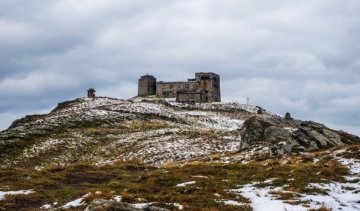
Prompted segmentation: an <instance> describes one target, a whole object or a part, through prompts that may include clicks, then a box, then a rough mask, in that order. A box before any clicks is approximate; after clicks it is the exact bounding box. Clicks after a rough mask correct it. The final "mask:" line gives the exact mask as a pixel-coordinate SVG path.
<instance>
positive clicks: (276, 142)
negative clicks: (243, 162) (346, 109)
mask: <svg viewBox="0 0 360 211" xmlns="http://www.w3.org/2000/svg"><path fill="white" fill-rule="evenodd" d="M241 130H242V131H241V138H242V145H241V149H243V150H248V149H251V148H253V147H257V146H263V147H268V148H269V149H270V150H271V151H270V152H271V153H270V154H273V155H274V154H275V155H283V154H286V153H292V152H299V151H313V150H318V149H324V148H329V147H332V146H342V145H344V144H356V143H357V144H359V143H360V138H359V137H357V136H354V135H350V134H348V133H346V132H343V131H335V130H332V129H329V128H328V127H326V126H325V125H323V124H319V123H316V122H312V121H304V122H301V121H296V120H292V119H289V118H284V119H282V118H273V119H271V118H264V117H261V116H253V117H251V118H249V119H248V120H246V121H245V123H244V126H243V128H242V129H241Z"/></svg>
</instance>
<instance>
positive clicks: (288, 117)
mask: <svg viewBox="0 0 360 211" xmlns="http://www.w3.org/2000/svg"><path fill="white" fill-rule="evenodd" d="M284 118H285V119H292V117H291V115H290V113H289V112H286V113H285V117H284Z"/></svg>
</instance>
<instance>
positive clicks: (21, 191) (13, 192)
mask: <svg viewBox="0 0 360 211" xmlns="http://www.w3.org/2000/svg"><path fill="white" fill-rule="evenodd" d="M33 192H34V191H33V190H17V191H0V201H1V200H4V199H5V195H22V194H24V195H27V194H30V193H33Z"/></svg>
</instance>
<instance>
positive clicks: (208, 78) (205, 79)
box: [195, 72, 221, 102]
mask: <svg viewBox="0 0 360 211" xmlns="http://www.w3.org/2000/svg"><path fill="white" fill-rule="evenodd" d="M195 79H196V81H198V82H199V89H200V95H201V101H202V102H221V94H220V76H219V75H218V74H215V73H211V72H208V73H203V72H199V73H195Z"/></svg>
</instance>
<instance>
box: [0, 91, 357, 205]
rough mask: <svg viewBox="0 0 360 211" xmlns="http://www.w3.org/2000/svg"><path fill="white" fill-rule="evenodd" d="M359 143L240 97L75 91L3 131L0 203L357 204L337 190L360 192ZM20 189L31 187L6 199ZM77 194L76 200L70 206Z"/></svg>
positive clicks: (349, 136)
mask: <svg viewBox="0 0 360 211" xmlns="http://www.w3.org/2000/svg"><path fill="white" fill-rule="evenodd" d="M359 144H360V138H359V137H357V136H354V135H351V134H348V133H346V132H343V131H336V130H333V129H330V128H328V127H326V126H325V125H322V124H319V123H316V122H312V121H301V120H294V119H291V118H283V117H281V116H278V115H275V114H272V113H270V112H268V111H266V110H264V109H262V108H260V107H255V106H250V105H243V104H238V103H202V104H182V103H176V102H174V101H171V100H162V99H156V98H132V99H129V100H120V99H113V98H101V97H98V98H94V99H90V98H79V99H75V100H72V101H67V102H63V103H59V105H58V106H57V107H56V108H55V109H54V110H53V111H51V112H50V113H49V114H44V115H29V116H26V117H24V118H22V119H19V120H16V121H15V122H14V123H13V124H12V125H11V126H10V128H9V129H7V130H5V131H2V132H0V167H1V169H2V172H3V173H0V182H1V183H0V208H1V207H3V208H8V209H13V208H14V209H17V208H19V206H20V207H28V208H40V207H42V208H43V209H45V208H59V207H62V208H64V209H65V208H68V209H79V210H81V209H84V208H85V207H86V206H87V205H89V204H90V203H91V202H92V201H93V200H94V199H97V198H102V199H106V200H107V201H102V203H103V204H101V201H100V202H99V200H97V202H98V203H100V204H101V206H105V205H104V204H107V205H106V206H110V205H109V203H110V202H112V203H114V204H116V203H120V202H116V201H120V199H121V201H122V202H128V203H130V204H128V205H127V206H130V208H129V209H130V210H134V209H135V208H136V207H146V206H150V205H154V206H157V207H162V208H166V209H171V210H177V209H180V208H184V209H186V210H189V209H190V210H192V209H193V210H197V209H201V208H209V209H215V210H216V209H219V210H232V209H234V210H238V209H242V210H251V209H255V210H262V208H261V207H256V206H254V200H260V201H262V202H264V203H266V204H272V203H273V202H275V204H274V206H277V207H278V208H279V207H282V208H286V207H287V206H290V208H291V209H292V208H294V209H296V210H307V209H310V208H319V207H321V206H331V207H332V206H334V207H332V208H333V210H337V209H338V208H341V207H343V208H344V206H345V207H346V208H349V210H352V209H354V210H356V209H358V208H360V204H359V201H356V200H350V201H346V200H348V199H349V198H346V199H343V198H341V196H340V195H341V194H340V193H344V194H345V193H346V194H347V196H351V197H354V196H356V194H358V193H359V192H360V187H359V185H358V184H357V181H359V180H360V176H359V173H360V172H359V169H360V166H359V164H360V162H359V155H360V152H359V151H360V147H359ZM350 164H351V165H350ZM34 169H36V171H34ZM24 178H28V179H24ZM181 182H185V183H181ZM343 187H344V188H343ZM64 188H67V189H64ZM19 189H20V191H28V192H26V193H27V194H21V193H23V192H20V195H17V194H16V193H15V194H13V195H11V196H10V194H11V192H9V191H14V190H17V191H19ZM29 191H30V192H29ZM327 191H330V192H327ZM336 191H339V193H338V194H340V195H339V196H338V195H336V196H332V195H331V194H332V193H333V192H336ZM255 192H258V194H255V195H253V193H255ZM2 193H3V195H5V194H7V195H8V196H7V197H6V199H3V200H2V199H1V194H2ZM40 193H41V194H40ZM262 194H263V195H262ZM308 194H315V195H317V196H319V198H317V199H316V198H313V197H311V196H309V195H308ZM324 194H325V195H324ZM326 194H327V195H326ZM320 195H321V197H322V198H321V197H320ZM330 196H331V197H330ZM326 197H328V198H326ZM75 198H78V201H77V202H78V203H77V204H76V202H74V203H75V204H73V205H77V206H75V207H73V208H72V206H71V204H70V205H69V206H66V203H65V202H66V201H70V200H71V199H75ZM329 198H330V199H329ZM85 199H86V200H85ZM110 199H113V200H112V201H111V200H110ZM115 199H118V200H115ZM323 199H324V200H325V201H321V200H323ZM109 200H110V201H109ZM266 200H268V201H266ZM326 200H327V201H326ZM342 200H345V201H342ZM95 201H96V200H95ZM284 201H285V202H286V203H285V202H284ZM94 203H95V202H94ZM94 203H93V204H92V206H95V205H94ZM329 203H330V205H329ZM114 204H113V205H111V206H120V205H119V204H118V205H114ZM134 204H135V205H134ZM44 205H48V206H45V207H43V206H44ZM122 206H125V205H124V204H123V205H122ZM350 208H351V209H350ZM152 209H158V208H152Z"/></svg>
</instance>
